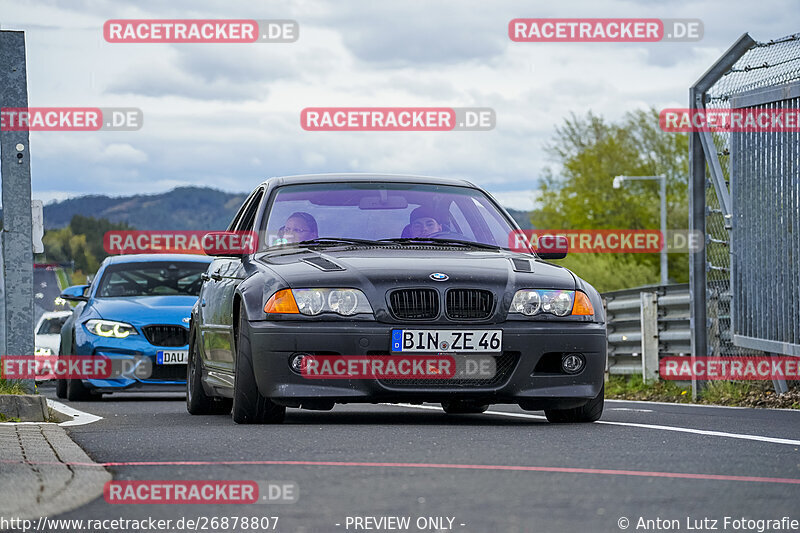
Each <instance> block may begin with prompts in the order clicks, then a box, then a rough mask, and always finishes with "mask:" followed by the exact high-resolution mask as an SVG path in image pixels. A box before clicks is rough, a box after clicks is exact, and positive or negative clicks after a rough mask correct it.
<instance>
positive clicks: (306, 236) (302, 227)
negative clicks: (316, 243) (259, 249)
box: [281, 211, 319, 242]
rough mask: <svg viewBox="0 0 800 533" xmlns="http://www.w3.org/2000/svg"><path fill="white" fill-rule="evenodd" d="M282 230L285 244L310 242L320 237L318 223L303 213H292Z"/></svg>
mask: <svg viewBox="0 0 800 533" xmlns="http://www.w3.org/2000/svg"><path fill="white" fill-rule="evenodd" d="M281 229H282V230H283V231H282V233H283V235H282V237H283V239H285V242H300V241H310V240H312V239H316V238H318V237H319V233H318V230H317V221H316V220H315V219H314V217H313V216H311V215H310V214H308V213H305V212H303V211H298V212H296V213H292V214H291V215H290V216H289V218H287V219H286V224H284V225H283V228H281Z"/></svg>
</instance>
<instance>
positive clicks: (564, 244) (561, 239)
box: [536, 235, 569, 259]
mask: <svg viewBox="0 0 800 533" xmlns="http://www.w3.org/2000/svg"><path fill="white" fill-rule="evenodd" d="M567 252H569V241H568V240H567V238H566V237H565V236H564V235H542V236H541V237H539V247H538V248H537V249H536V255H538V256H539V257H541V258H542V259H564V258H565V257H567Z"/></svg>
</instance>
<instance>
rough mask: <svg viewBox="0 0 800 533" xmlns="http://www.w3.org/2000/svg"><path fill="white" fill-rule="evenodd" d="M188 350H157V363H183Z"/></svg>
mask: <svg viewBox="0 0 800 533" xmlns="http://www.w3.org/2000/svg"><path fill="white" fill-rule="evenodd" d="M188 355H189V350H159V351H157V352H156V364H157V365H185V364H186V358H187V357H188Z"/></svg>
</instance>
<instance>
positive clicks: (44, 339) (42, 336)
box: [33, 311, 72, 381]
mask: <svg viewBox="0 0 800 533" xmlns="http://www.w3.org/2000/svg"><path fill="white" fill-rule="evenodd" d="M71 315H72V311H48V312H45V313H44V314H42V316H41V318H39V322H37V323H36V328H35V329H34V330H33V331H34V337H35V338H34V344H35V347H36V348H35V350H34V352H33V353H34V355H36V356H47V355H58V347H59V343H60V342H61V326H63V325H64V322H66V320H67V319H68V318H69V317H70V316H71ZM51 378H52V376H49V375H41V376H38V377H37V378H36V381H45V380H47V379H51Z"/></svg>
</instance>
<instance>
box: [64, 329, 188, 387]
mask: <svg viewBox="0 0 800 533" xmlns="http://www.w3.org/2000/svg"><path fill="white" fill-rule="evenodd" d="M188 349H189V347H188V346H175V347H157V346H154V345H152V344H150V343H149V342H147V341H146V340H144V339H143V338H133V339H131V338H130V337H128V338H125V339H108V338H104V339H98V340H97V342H96V343H86V344H83V345H81V346H80V348H79V350H78V351H79V352H83V353H88V354H90V355H98V356H101V355H102V356H105V357H108V358H109V359H124V360H128V361H129V362H130V363H129V365H128V366H126V368H131V370H132V367H133V362H134V361H136V360H142V359H147V361H148V365H147V366H148V367H149V372H148V374H149V376H148V377H142V375H141V374H139V373H137V372H134V371H131V372H127V373H125V374H124V375H123V376H122V377H119V378H114V379H84V380H82V382H83V384H84V385H86V387H88V388H89V389H91V390H93V391H95V392H120V391H124V390H136V391H142V392H144V391H161V392H185V390H186V365H159V364H156V353H157V352H158V351H159V350H167V351H170V350H188Z"/></svg>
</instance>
